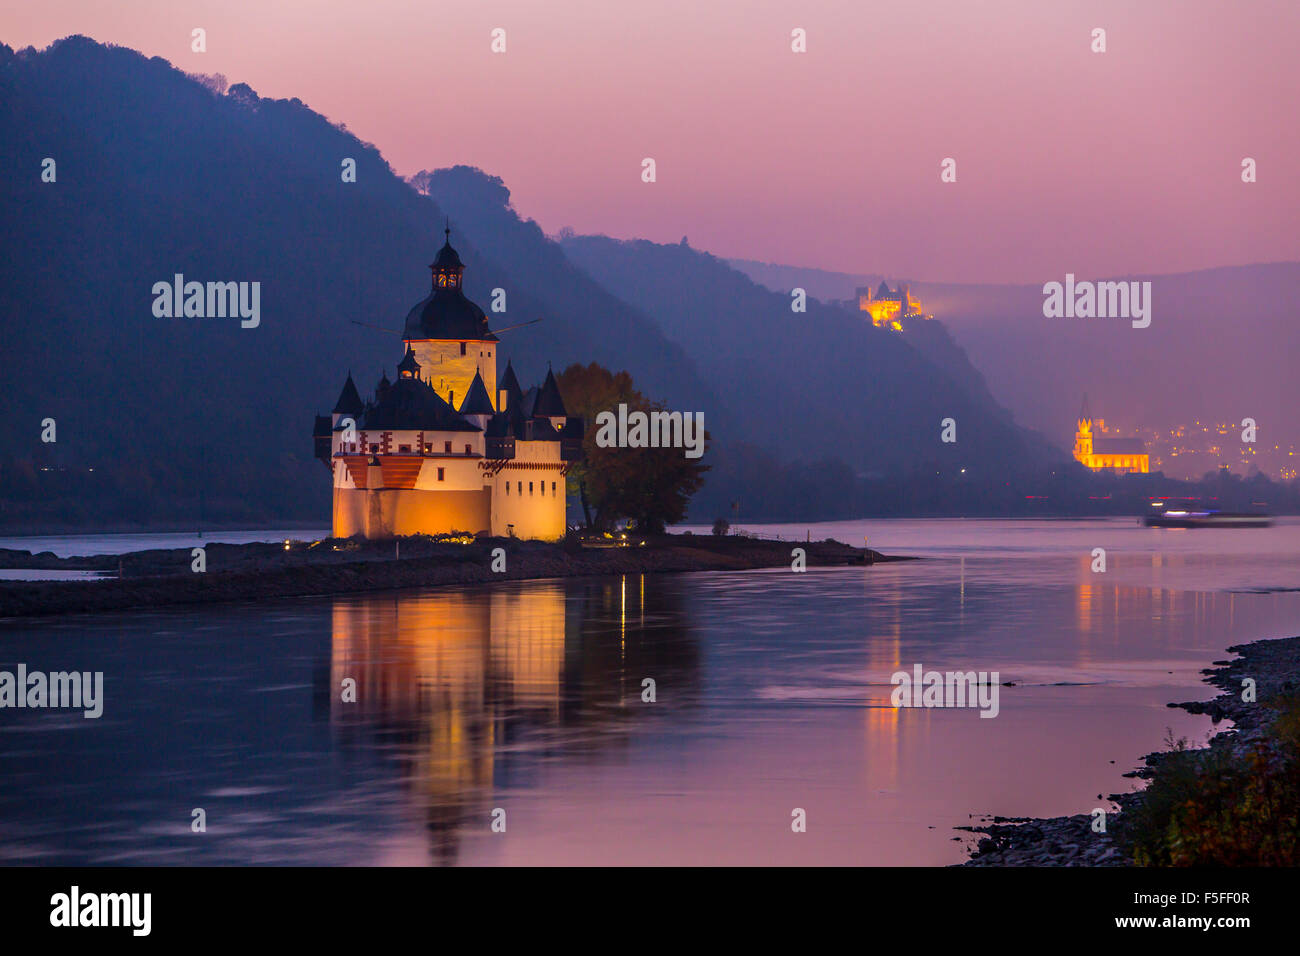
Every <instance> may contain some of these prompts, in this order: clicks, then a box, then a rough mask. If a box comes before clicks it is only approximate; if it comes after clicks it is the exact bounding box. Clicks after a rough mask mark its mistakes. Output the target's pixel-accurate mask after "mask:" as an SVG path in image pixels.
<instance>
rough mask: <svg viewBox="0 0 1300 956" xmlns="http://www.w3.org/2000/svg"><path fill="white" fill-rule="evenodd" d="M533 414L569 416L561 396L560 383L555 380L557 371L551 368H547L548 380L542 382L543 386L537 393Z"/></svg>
mask: <svg viewBox="0 0 1300 956" xmlns="http://www.w3.org/2000/svg"><path fill="white" fill-rule="evenodd" d="M533 414H534V415H544V416H546V417H547V418H567V417H568V414H569V413H568V412H566V411H565V410H564V399H563V398H561V397H560V386H559V383H557V382H556V381H555V373H554V372H553V371H551V370H550V369H547V370H546V381H545V382H543V383H542V388H541V390H540V391H539V392H538V393H537V401H536V402H535V403H534V405H533Z"/></svg>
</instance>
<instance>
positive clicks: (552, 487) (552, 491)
mask: <svg viewBox="0 0 1300 956" xmlns="http://www.w3.org/2000/svg"><path fill="white" fill-rule="evenodd" d="M551 494H555V482H551Z"/></svg>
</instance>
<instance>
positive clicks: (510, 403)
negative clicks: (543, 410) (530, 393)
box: [497, 361, 524, 408]
mask: <svg viewBox="0 0 1300 956" xmlns="http://www.w3.org/2000/svg"><path fill="white" fill-rule="evenodd" d="M497 391H498V392H508V393H509V395H510V397H509V399H507V401H506V408H514V407H515V406H516V405H518V404H519V403H520V401H522V400H523V397H524V392H523V389H521V388H520V387H519V378H518V376H516V375H515V367H514V366H513V365H511V364H510V362H509V361H507V362H506V370H505V373H504V374H503V375H502V376H501V378H500V379H498V380H497Z"/></svg>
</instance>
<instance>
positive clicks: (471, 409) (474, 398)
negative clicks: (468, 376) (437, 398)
mask: <svg viewBox="0 0 1300 956" xmlns="http://www.w3.org/2000/svg"><path fill="white" fill-rule="evenodd" d="M495 412H496V409H495V408H493V407H492V399H491V398H489V397H488V392H487V386H486V385H484V384H483V376H482V375H480V374H479V373H478V372H475V373H474V381H472V382H470V384H469V391H468V392H466V393H465V401H463V402H461V403H460V413H461V414H462V415H492V414H494V413H495Z"/></svg>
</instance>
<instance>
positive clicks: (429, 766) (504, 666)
mask: <svg viewBox="0 0 1300 956" xmlns="http://www.w3.org/2000/svg"><path fill="white" fill-rule="evenodd" d="M332 624H333V641H332V652H331V662H330V669H329V699H330V701H331V703H330V707H329V715H330V721H331V724H332V726H333V727H334V729H335V733H336V736H337V738H338V739H337V742H338V745H339V747H340V749H341V750H343V751H345V752H346V751H348V750H352V749H357V750H364V751H365V752H368V753H374V752H378V753H380V754H383V755H384V756H385V757H386V758H387V759H390V760H392V761H394V762H395V763H396V765H397V770H398V773H399V775H400V776H401V778H402V779H403V780H404V781H405V783H406V785H407V786H408V787H409V792H410V795H411V799H412V801H413V806H412V811H413V812H416V813H419V814H421V816H422V818H423V820H424V823H425V825H426V827H427V829H428V832H429V837H430V851H431V855H432V859H433V861H434V862H435V863H450V862H454V861H455V859H456V857H457V854H458V850H459V845H460V841H461V839H462V838H463V837H464V836H465V835H466V834H467V833H468V832H469V831H473V832H474V833H477V834H483V833H489V832H490V824H491V820H492V810H493V808H494V806H497V805H500V797H499V792H500V791H501V790H503V789H509V788H510V787H511V786H512V785H513V784H515V783H518V782H522V781H525V780H526V779H527V778H528V776H529V775H530V774H533V773H534V772H535V770H536V767H537V765H538V764H539V762H540V761H541V760H543V759H545V756H546V751H547V750H548V749H550V748H553V747H555V746H557V740H558V741H560V743H559V744H558V746H563V747H565V748H567V749H568V752H572V750H573V749H581V748H584V747H595V748H600V749H609V748H617V747H620V746H621V745H622V744H623V743H624V742H625V740H626V734H627V731H628V730H630V728H631V727H632V726H633V724H634V723H637V722H642V721H645V720H651V719H654V714H655V711H656V709H659V708H668V709H672V710H674V711H676V712H677V714H678V715H680V714H681V712H682V708H683V707H685V708H690V707H691V706H693V703H692V702H693V701H695V700H696V698H697V688H698V683H699V657H700V655H699V651H698V648H697V646H696V643H695V641H694V639H693V637H692V635H691V632H690V629H689V627H688V625H687V623H686V619H685V615H684V613H683V611H682V608H681V607H680V595H679V593H678V592H677V591H676V590H675V589H663V588H654V589H652V591H651V592H650V594H649V595H647V590H646V586H645V579H644V577H643V576H628V577H622V578H608V579H600V580H592V581H589V582H588V581H583V582H575V581H572V580H570V581H568V582H560V581H534V582H521V583H518V584H503V585H499V586H496V587H493V588H472V589H467V590H462V591H456V592H451V591H447V592H428V591H422V592H388V593H385V594H382V595H369V596H357V597H349V598H340V599H339V600H337V601H336V602H335V604H334V606H333V612H332ZM646 677H650V678H653V679H654V680H655V682H656V693H657V696H658V698H659V699H658V700H657V701H656V702H655V703H654V704H649V703H643V702H642V699H641V698H642V680H643V678H646ZM348 678H351V679H352V680H354V681H355V682H356V700H355V702H344V699H343V698H344V694H343V693H342V688H343V686H344V681H345V680H346V679H348ZM320 691H321V695H322V696H323V693H324V688H320ZM570 732H571V733H570ZM494 794H498V796H497V797H496V800H497V802H496V803H494ZM507 820H508V816H507Z"/></svg>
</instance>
